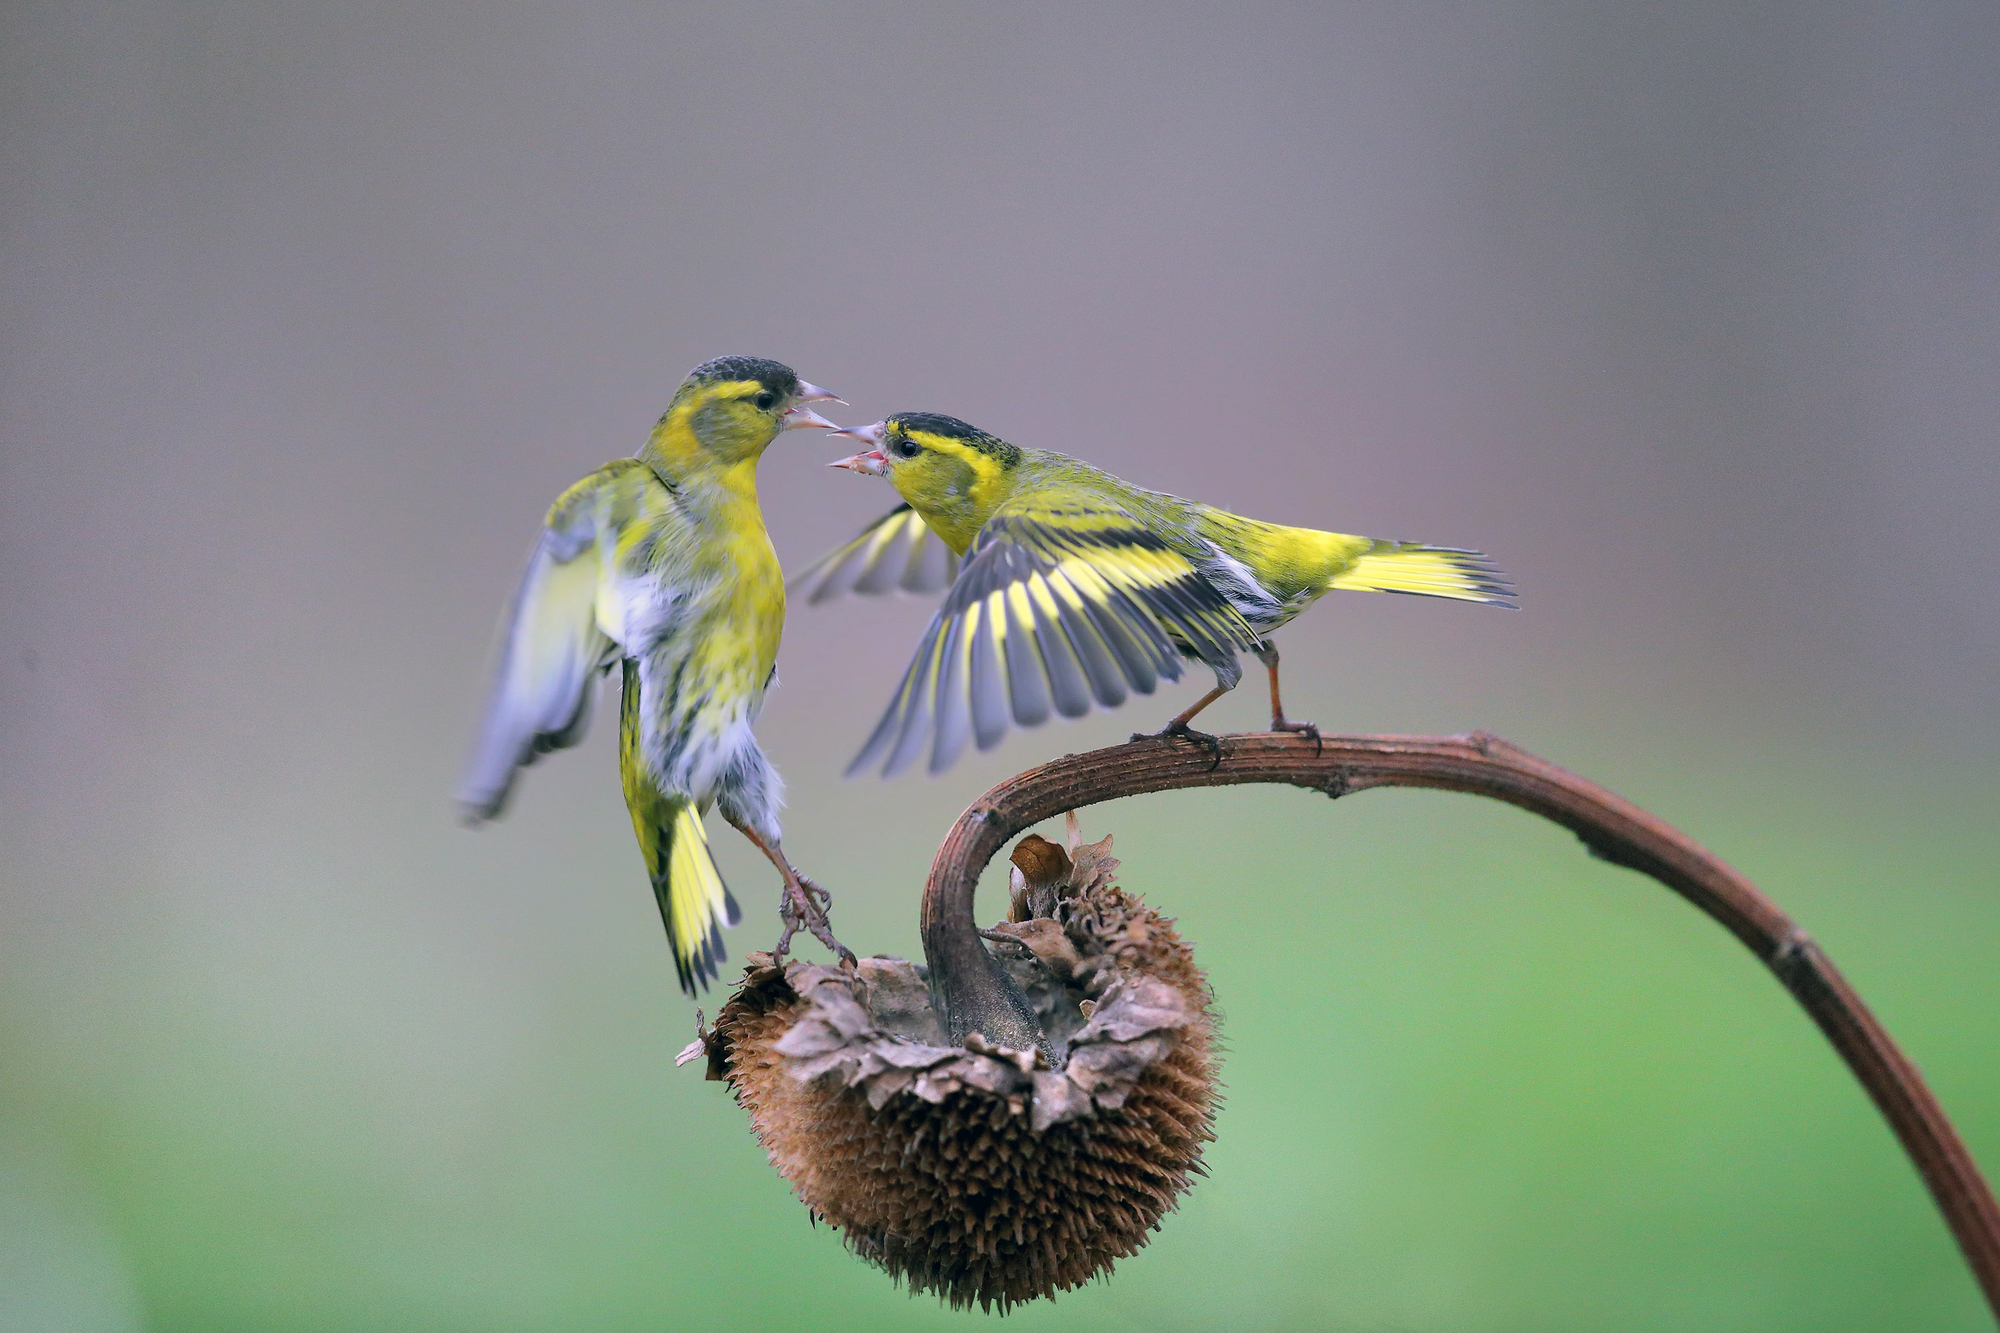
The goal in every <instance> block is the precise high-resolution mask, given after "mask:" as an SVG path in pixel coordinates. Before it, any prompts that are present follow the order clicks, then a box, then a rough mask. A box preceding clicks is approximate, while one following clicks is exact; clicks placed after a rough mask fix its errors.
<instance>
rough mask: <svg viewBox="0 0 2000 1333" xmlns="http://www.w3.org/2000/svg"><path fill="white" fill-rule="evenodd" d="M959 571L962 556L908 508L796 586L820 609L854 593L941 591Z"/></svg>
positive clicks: (837, 551)
mask: <svg viewBox="0 0 2000 1333" xmlns="http://www.w3.org/2000/svg"><path fill="white" fill-rule="evenodd" d="M957 572H958V557H957V556H955V555H953V554H952V553H951V548H950V547H948V546H946V545H945V544H944V542H943V541H942V540H941V539H940V538H939V537H938V535H937V534H936V533H935V532H932V531H931V529H930V527H929V526H928V525H927V524H926V523H925V522H924V520H923V517H922V516H921V515H919V514H918V513H917V511H916V510H914V509H912V508H910V506H908V505H906V504H905V505H897V506H896V507H895V508H894V509H892V510H890V511H889V512H888V513H886V514H884V515H882V517H880V518H878V519H876V520H875V521H874V522H873V523H870V524H869V525H868V526H867V527H865V528H863V529H862V530H861V531H860V532H859V533H858V534H856V536H855V537H854V538H853V539H852V540H850V541H847V542H845V543H843V544H841V545H840V546H836V547H835V548H834V549H833V550H831V551H828V552H827V553H826V554H825V555H823V556H821V557H820V558H819V559H818V560H815V561H814V562H813V563H812V564H811V565H809V566H808V567H807V568H806V570H805V571H804V572H803V573H801V574H798V575H796V576H795V577H794V578H793V579H792V581H791V586H793V587H794V588H803V589H805V599H806V604H807V605H808V606H818V605H819V604H820V603H821V602H825V601H831V600H832V599H833V598H835V597H838V596H840V595H841V594H843V593H849V592H855V593H862V594H876V593H884V592H888V591H890V590H891V589H900V590H902V591H904V592H936V591H938V590H939V589H940V588H943V587H945V586H947V585H948V584H950V582H951V580H952V576H953V575H954V574H956V573H957Z"/></svg>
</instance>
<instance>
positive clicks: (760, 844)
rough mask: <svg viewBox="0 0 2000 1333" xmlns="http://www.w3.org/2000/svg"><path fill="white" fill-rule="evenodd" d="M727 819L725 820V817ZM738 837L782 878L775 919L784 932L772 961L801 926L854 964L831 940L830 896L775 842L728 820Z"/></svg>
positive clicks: (849, 951) (780, 955)
mask: <svg viewBox="0 0 2000 1333" xmlns="http://www.w3.org/2000/svg"><path fill="white" fill-rule="evenodd" d="M724 817H725V818H728V817H727V816H724ZM729 822H730V824H731V825H733V826H734V827H735V829H736V831H737V832H738V833H741V834H742V835H743V836H744V837H746V838H748V839H750V845H751V846H753V847H755V848H756V849H757V850H758V851H760V852H762V853H764V856H765V858H766V859H767V860H769V861H770V863H771V864H772V865H774V866H776V867H777V868H778V873H779V874H780V875H782V876H784V879H785V888H784V892H783V894H782V895H781V896H780V897H779V899H778V919H779V920H780V921H782V922H783V923H784V927H785V928H784V930H783V932H782V933H780V934H779V936H778V947H777V948H776V949H773V950H772V954H773V955H774V956H775V957H778V958H783V957H784V956H785V951H786V950H787V949H789V948H791V946H792V936H793V935H794V934H796V933H797V932H798V929H799V927H801V926H803V927H805V928H806V929H807V930H808V931H810V932H812V936H813V938H814V939H816V940H818V941H819V942H820V943H821V944H824V945H825V946H826V947H827V948H829V949H831V950H832V951H833V953H834V956H835V957H837V958H839V959H840V961H841V962H842V963H846V964H850V965H851V964H853V963H854V962H855V957H854V950H852V949H850V948H848V947H847V946H846V945H845V944H842V943H841V942H840V941H839V940H837V939H835V938H834V937H833V924H832V923H831V922H830V921H828V920H827V916H826V909H827V908H829V907H831V906H833V895H832V894H830V893H828V892H827V891H826V890H825V889H822V888H821V887H820V886H819V885H817V884H815V883H813V882H812V881H811V880H809V879H807V878H806V877H805V876H804V875H801V874H800V873H799V872H798V870H797V869H796V868H794V867H793V865H792V863H791V862H790V861H788V860H786V859H785V852H784V849H783V848H782V847H780V846H779V845H778V844H777V843H776V842H774V841H772V840H770V839H768V838H766V837H765V836H764V835H763V834H761V833H759V832H758V831H757V830H756V829H753V828H751V827H750V826H749V825H748V824H738V823H737V822H736V821H735V820H734V819H730V820H729Z"/></svg>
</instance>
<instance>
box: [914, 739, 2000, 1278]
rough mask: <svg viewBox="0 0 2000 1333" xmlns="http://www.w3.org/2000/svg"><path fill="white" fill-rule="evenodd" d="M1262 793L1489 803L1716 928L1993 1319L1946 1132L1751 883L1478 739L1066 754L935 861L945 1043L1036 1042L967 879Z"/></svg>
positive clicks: (1647, 821)
mask: <svg viewBox="0 0 2000 1333" xmlns="http://www.w3.org/2000/svg"><path fill="white" fill-rule="evenodd" d="M1253 782H1270V783H1280V784H1286V785H1290V786H1294V787H1304V788H1307V789H1308V790H1312V791H1318V792H1323V793H1324V794H1326V795H1328V796H1332V797H1339V796H1344V795H1347V794H1350V793H1353V792H1358V791H1366V790H1367V789H1368V788H1370V787H1432V788H1437V789H1440V790H1444V791H1461V792H1470V793H1472V794H1474V795H1477V796H1490V797H1492V798H1493V799H1495V800H1499V801H1505V802H1507V803H1508V804H1509V805H1515V806H1519V807H1520V808H1521V809H1523V810H1527V811H1529V812H1530V813H1533V814H1537V815H1540V816H1542V817H1543V818H1544V819H1549V820H1553V821H1554V822H1556V823H1558V824H1560V825H1562V826H1563V827H1564V828H1567V829H1569V830H1570V831H1571V832H1573V833H1575V834H1576V835H1577V836H1578V837H1579V838H1581V839H1582V840H1583V843H1584V845H1585V846H1586V847H1588V848H1589V849H1590V851H1591V853H1592V854H1593V855H1596V856H1599V857H1602V858H1603V859H1604V860H1607V861H1610V862H1612V863H1613V864H1615V865H1620V866H1625V867H1627V868H1629V869H1632V870H1637V871H1641V872H1643V873H1645V874H1647V875H1651V876H1652V877H1653V878H1654V879H1657V880H1659V881H1660V882H1661V883H1662V884H1664V885H1666V886H1667V887H1668V888H1670V889H1672V890H1673V891H1674V892H1676V893H1678V894H1680V895H1681V896H1682V897H1684V898H1686V899H1687V900H1688V901H1689V902H1691V903H1693V904H1694V905H1695V906H1696V907H1699V908H1700V909H1701V910H1702V911H1704V912H1706V913H1707V914H1708V915H1709V916H1711V917H1713V918H1714V919H1715V920H1717V921H1719V922H1721V923H1722V925H1723V926H1724V927H1725V928H1726V929H1728V931H1729V932H1730V933H1731V934H1733V935H1735V936H1736V938H1737V939H1739V940H1741V941H1742V942H1743V943H1744V945H1745V946H1746V947H1747V948H1748V949H1749V950H1750V951H1751V952H1752V953H1754V954H1756V955H1757V957H1758V958H1760V959H1762V960H1763V962H1764V963H1765V965H1766V966H1767V967H1769V968H1770V969H1771V971H1772V972H1773V973H1774V974H1776V976H1777V977H1778V979H1779V980H1780V981H1781V982H1783V983H1784V986H1785V989H1787V990H1788V991H1790V992H1791V994H1792V998H1794V999H1795V1000H1797V1001H1798V1002H1799V1004H1800V1005H1801V1006H1802V1007H1803V1008H1804V1009H1805V1011H1806V1012H1807V1013H1808V1014H1810V1015H1811V1016H1812V1019H1813V1021H1814V1022H1815V1023H1817V1024H1819V1028H1820V1031H1821V1032H1823V1033H1825V1034H1826V1037H1827V1040H1828V1041H1830V1042H1832V1043H1833V1046H1834V1049H1835V1050H1837V1051H1839V1052H1840V1055H1841V1058H1842V1059H1844V1060H1846V1061H1847V1066H1848V1068H1849V1069H1850V1070H1852V1071H1853V1073H1854V1076H1855V1078H1857V1079H1859V1080H1860V1082H1861V1086H1862V1087H1864V1088H1866V1089H1867V1090H1868V1095H1869V1096H1870V1097H1872V1098H1873V1099H1874V1101H1875V1105H1876V1106H1877V1107H1878V1108H1879V1109H1880V1110H1881V1112H1882V1115H1883V1118H1884V1119H1886V1120H1887V1121H1888V1122H1889V1127H1890V1129H1892V1130H1894V1131H1895V1134H1896V1137H1897V1139H1898V1140H1900V1141H1901V1143H1902V1145H1903V1150H1904V1151H1905V1152H1906V1153H1908V1154H1909V1157H1910V1160H1911V1161H1912V1162H1914V1163H1915V1164H1916V1168H1917V1171H1918V1173H1919V1174H1921V1175H1922V1176H1923V1178H1924V1183H1925V1184H1926V1185H1928V1186H1929V1187H1930V1191H1931V1195H1932V1197H1934V1198H1935V1199H1936V1200H1937V1203H1938V1207H1939V1208H1940V1209H1941V1210H1942V1211H1943V1213H1944V1217H1945V1221H1946V1223H1947V1224H1948V1225H1949V1226H1950V1227H1951V1231H1952V1234H1953V1235H1954V1236H1955V1237H1957V1239H1958V1244H1959V1248H1960V1249H1962V1250H1963V1251H1964V1252H1965V1257H1966V1261H1967V1263H1968V1264H1970V1265H1971V1268H1972V1272H1973V1276H1974V1277H1975V1278H1976V1279H1977V1280H1978V1282H1979V1285H1980V1288H1981V1289H1982V1290H1983V1291H1984V1292H1985V1293H1986V1300H1987V1304H1988V1305H1989V1306H1990V1307H1991V1308H1992V1309H1993V1312H1994V1314H1995V1315H1996V1317H2000V1207H1996V1206H1995V1204H1994V1199H1993V1192H1992V1190H1991V1189H1990V1188H1989V1187H1988V1186H1987V1184H1986V1181H1985V1179H1984V1178H1983V1177H1982V1176H1981V1175H1980V1173H1979V1168H1978V1166H1977V1165H1976V1164H1975V1163H1974V1162H1973V1160H1972V1157H1971V1154H1969V1153H1968V1152H1967V1151H1966V1150H1965V1145H1964V1144H1963V1143H1962V1142H1960V1141H1959V1137H1958V1133H1957V1131H1956V1130H1954V1129H1953V1128H1952V1125H1951V1121H1950V1120H1949V1119H1947V1118H1946V1116H1945V1113H1944V1111H1943V1109H1942V1108H1941V1107H1939V1106H1938V1104H1937V1099H1936V1098H1934V1097H1933V1096H1931V1093H1930V1089H1928V1088H1927V1087H1925V1086H1924V1081H1923V1078H1922V1076H1921V1075H1919V1074H1918V1073H1917V1070H1916V1066H1914V1065H1912V1064H1911V1063H1910V1061H1909V1060H1908V1058H1906V1057H1905V1056H1904V1055H1903V1053H1902V1051H1901V1050H1899V1049H1897V1046H1896V1043H1895V1042H1893V1041H1891V1040H1890V1038H1889V1034H1888V1033H1887V1032H1885V1031H1884V1030H1883V1028H1882V1025H1881V1024H1880V1023H1878V1022H1876V1021H1875V1017H1874V1015H1873V1014H1871V1013H1869V1012H1868V1007H1867V1006H1866V1005H1864V1004H1863V1003H1862V1002H1861V997H1860V996H1858V995H1856V994H1855V993H1854V991H1853V989H1852V988H1851V987H1850V986H1848V984H1847V982H1846V980H1845V979H1843V978H1842V977H1841V975H1840V973H1839V972H1838V971H1837V970H1835V968H1834V966H1833V964H1832V962H1830V961H1829V960H1828V959H1827V957H1826V955H1825V954H1824V953H1822V952H1821V951H1820V948H1819V946H1818V945H1817V944H1815V943H1813V941H1812V940H1811V938H1810V937H1808V936H1807V935H1806V934H1805V933H1804V932H1803V931H1801V930H1800V929H1799V928H1798V927H1797V926H1796V925H1794V924H1793V922H1792V920H1791V918H1790V917H1788V916H1786V915H1785V914H1784V913H1783V912H1782V911H1780V910H1778V907H1777V905H1776V904H1774V903H1773V902H1771V900H1770V899H1768V898H1766V897H1765V896H1764V895H1763V894H1761V893H1759V892H1758V891H1757V890H1756V889H1755V888H1753V887H1752V886H1751V884H1750V882H1749V881H1748V880H1746V879H1744V878H1743V877H1742V876H1741V875H1739V874H1737V873H1736V872H1735V871H1734V870H1732V869H1730V868H1729V867H1728V866H1727V865H1725V864H1724V863H1723V862H1722V861H1720V860H1718V859H1717V858H1716V857H1714V856H1712V855H1711V854H1709V853H1708V852H1707V851H1705V850H1704V849H1703V848H1702V847H1701V846H1700V845H1699V844H1697V843H1696V842H1695V841H1694V840H1693V839H1691V838H1689V837H1687V836H1686V835H1685V834H1683V833H1680V832H1679V831H1677V830H1675V829H1673V828H1671V827H1669V826H1668V825H1666V824H1664V823H1662V822H1661V821H1660V820H1658V819H1655V818H1654V817H1653V816H1652V815H1649V814H1647V813H1646V812H1645V811H1643V810H1641V809H1639V808H1638V807H1637V806H1635V805H1633V804H1632V803H1631V802H1629V801H1626V800H1623V799H1622V798H1620V797H1618V796H1614V795H1613V794H1612V793H1610V792H1608V791H1606V790H1605V789H1604V788H1602V787H1599V786H1597V785H1596V784H1595V783H1591V782H1586V781H1584V780H1583V779H1581V778H1579V777H1576V776H1574V775H1573V774H1570V773H1566V772H1564V771H1563V770H1562V769H1560V768H1557V767H1556V766H1555V765H1553V764H1550V763H1547V762H1546V761H1544V760H1541V759H1537V758H1535V757H1534V756H1533V755H1531V754H1529V753H1527V752H1526V751H1524V750H1520V749H1516V748H1515V747H1514V746H1512V745H1509V744H1508V743H1507V742H1505V741H1503V740H1501V739H1499V738H1498V737H1496V736H1491V735H1488V734H1487V733H1485V732H1475V733H1473V734H1472V735H1470V736H1449V737H1446V736H1327V737H1325V738H1324V739H1323V741H1320V740H1315V739H1314V738H1312V737H1306V736H1293V735H1279V734H1273V733H1263V734H1258V735H1250V736H1226V737H1224V738H1223V739H1222V753H1221V756H1220V759H1219V761H1218V760H1216V758H1215V757H1214V756H1213V755H1211V753H1210V751H1209V750H1208V749H1207V748H1206V747H1201V746H1190V745H1186V744H1180V743H1176V742H1174V741H1171V740H1160V739H1144V740H1134V741H1132V742H1131V743H1130V744H1126V745H1114V746H1112V747H1110V748H1109V749H1104V750H1093V751H1091V752H1090V753H1088V754H1077V755H1069V756H1067V757H1066V758H1063V759H1059V760H1057V761H1055V762H1054V763H1050V764H1044V765H1042V766H1041V767H1040V768H1035V769H1030V770H1029V771H1028V772H1026V773H1023V774H1021V775H1019V776H1018V777H1014V778H1010V779H1008V780H1007V781H1006V782H1003V783H1001V784H1000V785H999V786H998V787H995V788H994V789H993V790H992V791H990V792H988V793H987V794H986V795H985V796H983V797H981V798H980V799H979V800H977V801H975V802H974V803H973V805H972V808H971V809H970V810H968V811H967V812H966V813H965V814H964V815H963V816H961V817H960V818H959V821H958V823H957V824H956V825H954V826H953V827H952V830H951V833H950V834H949V835H948V836H947V837H946V838H945V841H944V845H943V846H942V847H940V848H939V849H938V854H937V859H936V860H935V861H934V862H933V863H932V865H931V875H930V881H929V882H928V883H927V884H926V885H925V887H924V900H923V938H924V953H925V956H926V957H927V958H928V959H929V960H930V963H931V969H932V977H933V986H934V988H935V990H936V992H937V1000H938V1004H939V1007H940V1009H941V1010H942V1011H943V1012H944V1014H945V1016H946V1019H947V1027H948V1030H949V1031H950V1032H951V1033H952V1035H953V1037H954V1038H955V1039H958V1040H962V1039H963V1037H964V1035H965V1034H966V1033H968V1032H972V1031H982V1032H985V1033H986V1035H987V1036H988V1037H989V1038H992V1039H994V1040H996V1041H998V1042H999V1043H1000V1044H1003V1045H1013V1046H1016V1047H1025V1046H1027V1045H1028V1044H1030V1042H1037V1043H1039V1042H1040V1040H1041V1033H1040V1030H1039V1028H1038V1027H1037V1026H1036V1025H1035V1022H1034V1016H1033V1012H1032V1010H1031V1009H1030V1008H1029V1007H1028V1005H1027V1002H1026V999H1025V998H1024V997H1023V996H1021V995H1020V993H1019V991H1018V990H1016V989H1015V988H1014V986H1013V984H1012V983H1011V982H1010V981H1009V980H1008V978H1007V976H1006V973H1005V972H1004V971H1003V970H1002V969H1001V968H1000V967H999V965H998V964H997V963H995V962H994V961H993V959H992V957H991V955H990V954H988V953H987V951H986V949H985V947H984V946H983V945H982V944H981V942H980V938H979V935H978V932H977V928H976V926H975V925H974V922H973V917H972V900H973V893H974V891H975V890H976V889H977V887H978V883H979V873H980V871H981V870H983V869H984V868H985V866H986V863H987V862H988V861H990V860H991V859H992V858H993V855H994V853H996V852H998V851H999V850H1000V848H1001V847H1003V846H1004V845H1006V842H1007V840H1008V839H1009V838H1012V837H1013V836H1014V835H1015V834H1016V833H1019V832H1020V831H1021V830H1023V829H1025V828H1028V827H1030V826H1032V825H1034V824H1038V823H1040V822H1041V821H1042V820H1044V819H1048V818H1051V817H1053V816H1055V815H1059V814H1062V813H1063V812H1064V811H1068V810H1076V809H1080V808H1082V807H1083V806H1087V805H1096V804H1098V803H1099V802H1102V801H1110V800H1116V799H1117V798H1119V797H1121V796H1137V795H1140V794H1142V793H1146V792H1156V791H1171V790H1175V789H1178V788H1182V787H1223V786H1235V785H1239V784H1243V783H1253Z"/></svg>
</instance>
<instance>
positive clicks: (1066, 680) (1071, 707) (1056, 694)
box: [1035, 599, 1090, 717]
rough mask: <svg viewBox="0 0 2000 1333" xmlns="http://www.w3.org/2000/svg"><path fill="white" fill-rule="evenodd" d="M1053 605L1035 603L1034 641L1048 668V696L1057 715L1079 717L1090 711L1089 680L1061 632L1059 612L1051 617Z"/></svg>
mask: <svg viewBox="0 0 2000 1333" xmlns="http://www.w3.org/2000/svg"><path fill="white" fill-rule="evenodd" d="M1053 607H1054V603H1053V602H1050V603H1048V604H1047V605H1045V604H1044V603H1043V602H1042V601H1041V600H1040V599H1037V600H1036V602H1035V642H1036V644H1037V645H1038V646H1039V647H1040V648H1041V650H1042V662H1043V664H1044V665H1045V666H1046V667H1047V668H1048V673H1049V694H1050V696H1051V699H1052V701H1053V702H1054V704H1055V709H1056V712H1058V713H1060V714H1061V715H1062V716H1064V717H1082V716H1083V715H1084V714H1085V713H1087V712H1089V711H1090V681H1089V680H1088V679H1087V678H1086V677H1085V676H1084V673H1083V667H1082V665H1081V664H1080V663H1079V662H1078V661H1077V658H1076V649H1075V648H1074V647H1072V646H1071V644H1070V641H1069V635H1068V634H1067V633H1065V632H1064V631H1063V627H1062V624H1061V621H1060V619H1059V617H1060V615H1061V612H1060V611H1055V612H1054V614H1051V610H1052V608H1053Z"/></svg>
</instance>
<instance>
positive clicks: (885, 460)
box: [827, 421, 889, 477]
mask: <svg viewBox="0 0 2000 1333" xmlns="http://www.w3.org/2000/svg"><path fill="white" fill-rule="evenodd" d="M888 426H889V423H888V422H886V421H878V422H876V423H875V424H874V425H872V426H849V427H848V428H847V429H846V430H837V431H835V432H834V433H833V434H832V435H829V436H828V437H827V438H828V439H834V438H837V437H844V438H846V439H850V440H858V441H860V442H861V443H862V444H865V445H867V446H868V447H867V448H866V449H863V450H862V451H861V452H860V453H858V454H851V455H849V456H848V457H846V458H841V459H837V460H835V461H834V462H831V463H828V464H827V466H828V467H844V468H846V469H847V470H848V471H849V472H859V473H861V474H863V475H864V476H869V477H879V476H881V475H882V474H883V473H885V472H887V471H888V470H889V456H888V455H887V454H885V453H883V452H882V439H883V437H884V436H885V435H886V434H887V433H888Z"/></svg>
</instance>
